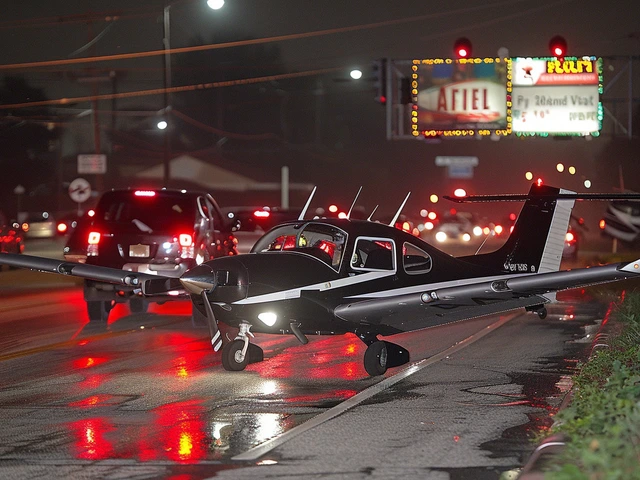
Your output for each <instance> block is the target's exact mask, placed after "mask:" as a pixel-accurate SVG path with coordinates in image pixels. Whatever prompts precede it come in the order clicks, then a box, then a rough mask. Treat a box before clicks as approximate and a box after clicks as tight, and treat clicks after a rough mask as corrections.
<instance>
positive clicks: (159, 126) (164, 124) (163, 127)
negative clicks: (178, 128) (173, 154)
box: [158, 120, 168, 130]
mask: <svg viewBox="0 0 640 480" xmlns="http://www.w3.org/2000/svg"><path fill="white" fill-rule="evenodd" d="M167 126H168V125H167V122H165V121H164V120H160V121H159V122H158V128H159V129H160V130H164V129H165V128H167Z"/></svg>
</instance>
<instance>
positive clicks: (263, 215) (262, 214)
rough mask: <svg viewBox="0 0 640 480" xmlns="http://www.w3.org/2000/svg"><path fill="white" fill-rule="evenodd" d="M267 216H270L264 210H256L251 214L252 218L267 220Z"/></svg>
mask: <svg viewBox="0 0 640 480" xmlns="http://www.w3.org/2000/svg"><path fill="white" fill-rule="evenodd" d="M269 215H271V214H270V213H269V212H268V211H266V210H256V211H255V212H253V216H254V217H257V218H268V217H269Z"/></svg>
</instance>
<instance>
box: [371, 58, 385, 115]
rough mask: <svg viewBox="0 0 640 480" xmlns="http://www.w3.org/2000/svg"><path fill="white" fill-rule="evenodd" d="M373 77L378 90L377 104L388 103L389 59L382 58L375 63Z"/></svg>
mask: <svg viewBox="0 0 640 480" xmlns="http://www.w3.org/2000/svg"><path fill="white" fill-rule="evenodd" d="M373 76H374V81H375V89H376V97H375V100H376V102H378V103H380V104H381V105H386V103H387V59H386V58H381V59H380V60H376V61H375V62H373Z"/></svg>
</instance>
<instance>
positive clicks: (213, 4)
mask: <svg viewBox="0 0 640 480" xmlns="http://www.w3.org/2000/svg"><path fill="white" fill-rule="evenodd" d="M207 5H208V6H209V8H211V9H212V10H219V9H221V8H222V7H223V6H224V0H207ZM163 27H164V37H163V39H162V44H163V47H164V57H163V59H164V61H163V64H164V116H165V120H164V122H160V123H158V128H160V129H161V130H164V162H163V167H164V168H163V175H162V183H163V186H165V187H166V186H168V183H169V177H170V171H169V168H170V165H169V161H170V158H171V133H170V131H171V122H170V120H169V118H170V115H171V93H170V92H169V90H170V89H171V28H170V27H171V3H169V2H167V3H165V7H164V15H163ZM161 124H162V125H164V128H163V127H161V126H160V125H161Z"/></svg>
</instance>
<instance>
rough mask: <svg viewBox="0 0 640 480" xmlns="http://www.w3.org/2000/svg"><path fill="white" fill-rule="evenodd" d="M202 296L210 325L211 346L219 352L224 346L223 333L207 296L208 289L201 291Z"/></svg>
mask: <svg viewBox="0 0 640 480" xmlns="http://www.w3.org/2000/svg"><path fill="white" fill-rule="evenodd" d="M200 296H201V297H202V301H203V302H204V309H205V310H206V312H207V324H208V325H209V334H210V335H211V346H212V347H213V351H214V352H217V351H218V350H220V347H222V335H220V329H219V328H218V321H217V320H216V317H215V315H214V314H213V308H211V303H209V298H208V297H207V290H202V292H201V293H200Z"/></svg>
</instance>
